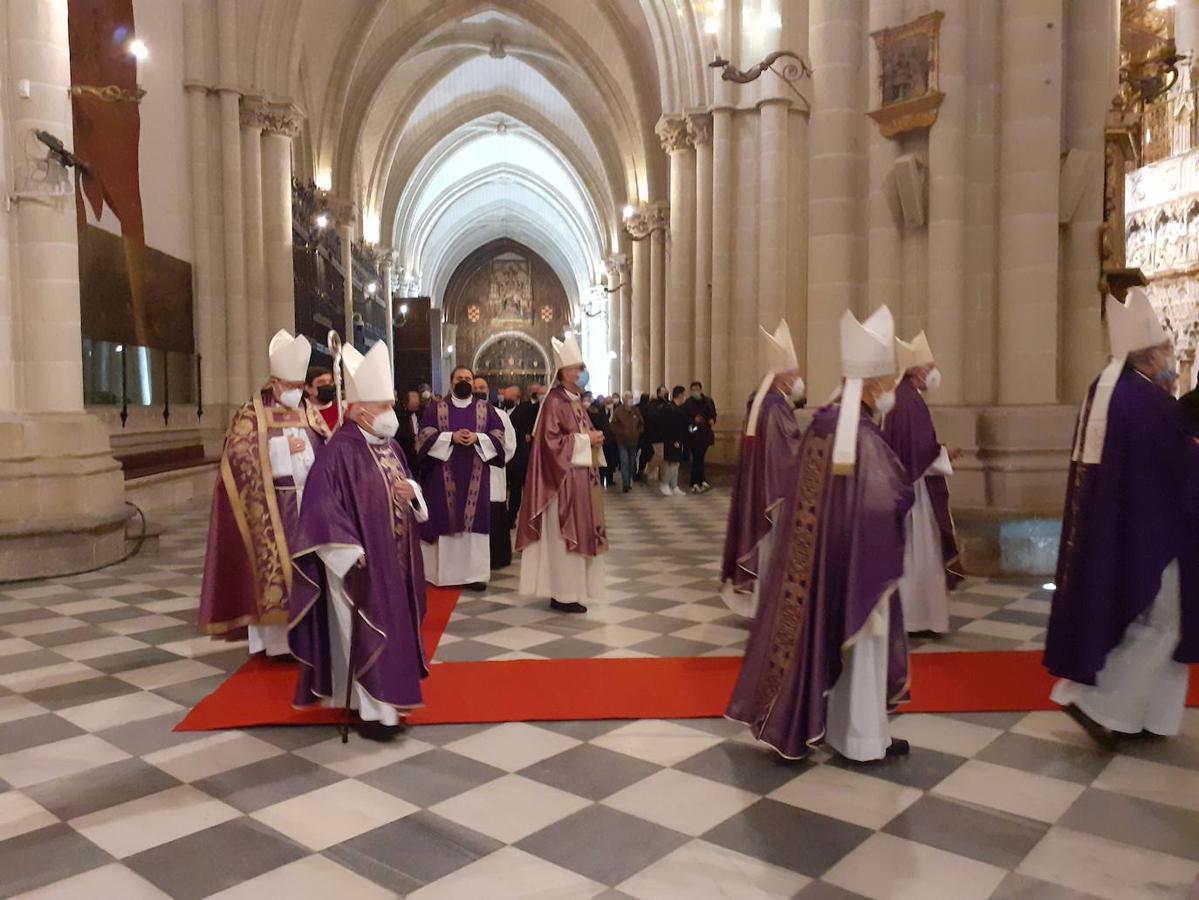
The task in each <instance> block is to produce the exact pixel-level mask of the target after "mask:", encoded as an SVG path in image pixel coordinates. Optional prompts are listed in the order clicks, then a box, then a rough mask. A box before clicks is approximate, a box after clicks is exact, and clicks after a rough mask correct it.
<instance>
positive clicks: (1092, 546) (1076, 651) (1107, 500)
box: [1045, 366, 1199, 685]
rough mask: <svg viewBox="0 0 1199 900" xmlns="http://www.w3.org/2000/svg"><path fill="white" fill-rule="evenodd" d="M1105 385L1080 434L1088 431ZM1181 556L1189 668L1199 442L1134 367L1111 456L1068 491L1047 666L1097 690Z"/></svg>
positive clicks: (1196, 611) (1110, 440) (1116, 398)
mask: <svg viewBox="0 0 1199 900" xmlns="http://www.w3.org/2000/svg"><path fill="white" fill-rule="evenodd" d="M1094 396H1095V383H1092V385H1091V390H1090V392H1089V393H1088V395H1087V403H1086V406H1085V409H1084V412H1083V415H1082V416H1080V421H1079V423H1078V424H1077V425H1076V426H1075V427H1076V428H1085V427H1086V421H1085V417H1086V416H1087V415H1089V413H1090V408H1091V401H1092V399H1093V398H1094ZM1176 559H1177V560H1178V566H1179V577H1180V586H1181V591H1182V638H1181V640H1180V641H1179V644H1178V647H1177V649H1176V650H1175V652H1174V659H1175V660H1176V661H1178V662H1180V663H1194V662H1199V443H1197V442H1196V440H1195V439H1194V438H1193V437H1191V436H1190V435H1189V432H1188V425H1187V423H1186V422H1185V421H1184V418H1183V414H1182V409H1181V407H1180V406H1179V404H1178V401H1177V400H1175V399H1174V398H1173V397H1172V396H1170V394H1168V393H1166V391H1164V390H1162V389H1161V388H1160V387H1158V386H1157V385H1156V384H1154V383H1153V382H1151V381H1150V380H1149V379H1148V378H1146V377H1145V376H1144V375H1142V374H1141V373H1139V372H1137V371H1136V370H1135V369H1133V368H1132V367H1131V366H1125V367H1124V371H1123V372H1122V373H1121V375H1120V378H1119V380H1118V381H1117V382H1116V387H1115V390H1114V391H1113V393H1112V399H1111V404H1110V405H1109V407H1108V416H1107V433H1106V435H1105V437H1104V441H1103V459H1102V462H1100V463H1098V464H1097V465H1084V464H1083V463H1082V462H1074V463H1072V464H1071V465H1070V482H1069V485H1068V486H1067V489H1066V509H1065V514H1064V516H1063V521H1062V537H1061V546H1060V549H1059V552H1058V560H1057V576H1056V583H1057V590H1056V591H1055V592H1054V595H1053V606H1052V607H1051V609H1050V613H1049V633H1048V635H1047V637H1046V641H1045V667H1046V668H1048V669H1049V671H1050V672H1052V673H1053V674H1054V675H1056V676H1058V677H1059V678H1068V679H1069V680H1071V681H1076V682H1079V683H1081V684H1090V685H1093V684H1095V676H1096V675H1097V674H1098V672H1099V671H1100V670H1101V669H1102V668H1103V664H1104V661H1105V660H1106V659H1107V655H1108V653H1110V652H1111V651H1112V650H1113V649H1114V648H1115V647H1116V646H1117V645H1118V644H1119V643H1120V641H1121V640H1122V639H1123V638H1124V632H1125V630H1126V629H1127V628H1128V626H1129V624H1130V623H1132V622H1133V621H1134V620H1136V619H1137V618H1138V617H1140V616H1141V615H1142V614H1144V613H1145V612H1146V610H1148V609H1149V607H1150V605H1152V603H1153V601H1154V599H1155V598H1156V597H1157V594H1158V591H1159V590H1160V589H1161V578H1162V572H1163V571H1164V570H1165V568H1166V566H1168V565H1169V564H1170V563H1171V562H1173V561H1174V560H1176Z"/></svg>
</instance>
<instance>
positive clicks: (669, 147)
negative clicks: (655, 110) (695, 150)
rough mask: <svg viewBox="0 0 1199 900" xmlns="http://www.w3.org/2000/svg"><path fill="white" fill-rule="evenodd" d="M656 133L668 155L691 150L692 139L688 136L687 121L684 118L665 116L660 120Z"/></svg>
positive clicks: (655, 129)
mask: <svg viewBox="0 0 1199 900" xmlns="http://www.w3.org/2000/svg"><path fill="white" fill-rule="evenodd" d="M654 133H655V134H657V135H658V140H659V141H660V142H661V144H662V149H663V151H665V152H666V153H680V152H682V151H684V150H687V149H689V148H690V147H691V146H692V145H691V137H690V136H689V135H688V134H687V120H686V119H685V118H683V117H681V116H680V117H678V118H671V117H667V116H663V117H662V118H661V119H659V120H658V124H657V126H656V127H655V128H654Z"/></svg>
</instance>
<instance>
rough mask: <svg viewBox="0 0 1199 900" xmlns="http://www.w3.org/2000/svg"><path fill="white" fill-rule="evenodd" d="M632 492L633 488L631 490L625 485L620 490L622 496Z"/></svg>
mask: <svg viewBox="0 0 1199 900" xmlns="http://www.w3.org/2000/svg"><path fill="white" fill-rule="evenodd" d="M632 490H633V488H632V487H631V486H630V485H627V484H626V485H625V486H624V487H623V488H622V489H621V493H622V494H627V493H629V492H630V491H632Z"/></svg>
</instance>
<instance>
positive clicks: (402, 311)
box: [400, 303, 408, 316]
mask: <svg viewBox="0 0 1199 900" xmlns="http://www.w3.org/2000/svg"><path fill="white" fill-rule="evenodd" d="M400 315H401V316H406V315H408V304H407V303H401V304H400Z"/></svg>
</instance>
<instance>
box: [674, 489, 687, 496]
mask: <svg viewBox="0 0 1199 900" xmlns="http://www.w3.org/2000/svg"><path fill="white" fill-rule="evenodd" d="M674 495H675V496H676V497H685V496H687V492H686V491H685V490H683V489H682V488H677V487H676V488H675V489H674Z"/></svg>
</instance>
